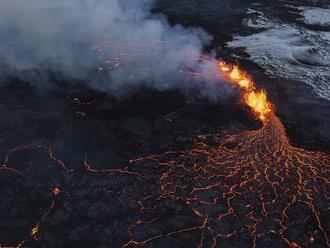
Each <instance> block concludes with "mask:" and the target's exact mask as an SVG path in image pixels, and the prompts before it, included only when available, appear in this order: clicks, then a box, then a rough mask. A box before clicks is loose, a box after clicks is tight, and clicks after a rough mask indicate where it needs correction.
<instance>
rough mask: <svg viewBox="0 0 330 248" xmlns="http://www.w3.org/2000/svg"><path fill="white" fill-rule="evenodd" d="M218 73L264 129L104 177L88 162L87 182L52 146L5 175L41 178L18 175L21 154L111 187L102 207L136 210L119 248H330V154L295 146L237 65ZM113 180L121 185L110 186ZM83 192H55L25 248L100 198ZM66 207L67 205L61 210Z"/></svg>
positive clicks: (197, 142) (6, 167)
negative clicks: (62, 215)
mask: <svg viewBox="0 0 330 248" xmlns="http://www.w3.org/2000/svg"><path fill="white" fill-rule="evenodd" d="M219 74H221V75H220V76H221V77H222V76H225V77H226V78H227V79H228V81H229V82H230V83H233V84H235V85H237V86H238V87H239V88H240V89H241V90H242V92H243V93H242V98H243V99H242V100H243V102H244V103H245V104H246V105H247V106H249V107H250V108H251V110H252V112H253V113H254V114H255V115H256V116H257V117H258V118H259V119H260V120H262V123H263V127H262V128H260V129H258V130H252V131H251V130H249V131H246V130H233V131H230V132H224V133H219V134H217V135H215V134H210V135H207V134H205V135H199V136H197V137H194V145H193V148H191V149H187V150H182V151H167V152H165V153H162V154H156V155H148V156H141V157H138V158H136V159H131V160H129V161H128V162H127V165H125V166H120V167H119V168H113V167H111V168H109V169H107V168H104V167H102V169H98V167H97V166H94V165H92V163H91V162H90V161H88V160H87V155H85V156H82V157H83V158H84V159H82V160H83V161H82V165H81V167H82V168H83V169H84V173H82V172H81V173H78V172H76V171H75V170H71V169H70V168H69V167H68V166H67V165H66V164H65V163H64V162H63V161H62V160H61V159H59V158H57V157H56V156H55V155H54V153H53V151H52V150H51V149H50V148H48V147H46V146H43V145H39V146H35V147H31V146H19V147H17V148H13V149H12V150H11V151H9V152H8V154H7V155H6V157H5V158H4V162H3V165H2V167H1V169H0V172H9V173H13V175H16V176H17V177H20V178H21V180H29V179H30V178H31V177H32V176H31V175H29V173H32V174H33V173H34V172H35V171H34V170H27V171H22V170H20V169H19V168H16V167H15V166H12V164H11V158H12V157H13V156H14V155H15V154H16V153H18V152H21V151H22V150H33V151H34V150H41V151H42V152H44V153H45V154H46V155H47V157H48V159H49V160H50V161H51V162H53V163H54V166H55V168H56V169H57V170H58V171H59V172H60V174H61V175H62V174H63V175H70V176H71V177H73V178H75V180H77V181H78V182H80V181H81V182H86V180H85V181H84V180H83V178H86V177H88V179H89V180H90V179H92V178H93V177H96V176H97V180H103V181H104V182H105V183H106V182H108V184H106V185H105V186H104V185H99V184H98V183H95V181H94V183H93V184H92V185H93V187H94V188H93V190H95V191H96V192H98V194H97V195H98V197H99V199H100V200H104V199H107V200H109V202H111V201H112V202H116V201H117V198H118V199H119V198H120V199H123V198H124V199H125V200H126V201H129V202H130V204H131V205H134V206H136V208H135V209H134V211H131V212H134V213H135V215H134V216H133V217H130V218H131V219H132V221H131V223H130V224H128V225H127V226H126V238H125V240H124V241H123V242H121V243H118V244H116V247H158V246H161V247H168V245H167V244H168V243H166V242H169V240H170V241H172V242H173V243H174V244H176V245H177V244H181V245H182V246H186V247H199V248H202V247H291V248H297V247H329V246H330V237H329V233H328V229H327V227H328V224H327V220H326V217H325V216H326V215H328V213H329V209H328V202H329V189H330V187H329V186H330V181H329V173H330V155H329V154H327V153H322V152H311V151H307V150H305V149H302V148H296V147H293V146H292V145H291V144H290V141H289V139H288V137H287V135H286V132H285V128H284V126H283V124H282V123H281V121H280V119H279V118H278V117H277V116H276V114H275V111H274V108H273V104H272V103H271V102H270V101H269V100H268V99H267V94H266V92H265V91H264V90H258V89H257V88H256V86H255V84H254V82H253V80H252V77H250V76H249V75H248V74H247V73H246V72H244V71H243V70H241V69H240V68H239V67H238V66H236V65H230V64H228V63H225V62H224V61H220V62H219ZM210 144H213V145H210ZM35 170H36V169H35ZM119 179H120V180H119ZM116 180H118V184H119V185H116V184H113V183H111V182H112V181H116ZM77 185H78V186H77ZM79 185H81V184H79V183H77V184H73V185H70V192H67V191H62V188H64V189H65V185H60V183H59V185H56V186H53V187H52V188H51V192H50V193H51V197H50V200H49V203H48V205H47V207H46V209H44V211H43V213H42V214H41V215H40V216H41V217H40V218H39V219H38V220H36V222H35V223H36V225H35V226H34V227H32V229H31V232H30V236H31V237H32V240H24V241H22V242H20V243H19V245H18V246H19V247H24V244H25V243H27V242H28V241H29V242H42V238H41V237H42V235H40V234H41V233H42V232H43V230H44V228H42V227H43V224H44V222H45V221H46V220H47V218H48V217H50V216H51V215H52V214H53V213H56V211H59V210H60V209H61V208H64V207H65V206H69V208H72V207H71V206H70V204H73V202H79V201H82V202H84V205H85V204H86V202H87V203H90V202H93V201H95V198H93V197H97V196H94V195H92V196H88V197H89V198H88V197H87V196H86V197H85V198H84V197H83V196H81V194H82V193H81V192H80V191H79V190H80V188H79V187H80V186H79ZM67 187H68V186H67ZM149 187H150V188H149ZM82 192H85V191H82ZM100 192H107V193H106V194H105V193H104V195H102V194H101V193H100ZM61 193H65V195H66V196H67V197H61ZM86 194H87V193H86ZM108 194H110V196H108ZM71 195H74V196H77V195H78V196H79V197H71ZM87 195H88V194H87ZM114 196H116V197H114ZM60 199H61V201H65V202H66V204H63V206H62V205H61V204H58V201H60ZM173 216H174V217H173ZM72 218H74V217H72ZM174 220H175V221H174ZM188 220H189V221H188ZM46 228H47V227H45V229H46ZM62 228H66V227H65V226H62ZM68 228H69V227H68ZM145 230H147V231H145ZM151 230H152V231H151ZM297 233H298V235H297ZM187 237H188V238H187ZM174 241H176V242H174ZM109 242H110V241H109ZM162 242H164V243H162ZM186 242H191V243H186ZM173 243H171V242H170V243H169V244H173ZM18 246H17V247H18ZM95 246H97V245H95Z"/></svg>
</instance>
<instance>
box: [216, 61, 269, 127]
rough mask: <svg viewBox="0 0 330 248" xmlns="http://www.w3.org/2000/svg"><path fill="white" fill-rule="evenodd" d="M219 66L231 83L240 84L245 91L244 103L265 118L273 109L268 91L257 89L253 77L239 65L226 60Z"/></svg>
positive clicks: (262, 118) (261, 118) (261, 117)
mask: <svg viewBox="0 0 330 248" xmlns="http://www.w3.org/2000/svg"><path fill="white" fill-rule="evenodd" d="M219 68H220V71H221V72H222V73H223V74H224V76H225V77H226V78H227V79H228V80H229V81H230V82H231V83H233V84H236V85H238V86H239V87H240V88H241V89H242V90H243V91H244V95H243V99H244V103H245V104H247V105H248V106H249V107H250V108H251V109H252V111H253V113H255V114H256V115H257V116H258V117H259V118H260V120H262V121H263V120H265V119H266V117H267V115H268V114H269V113H270V112H271V111H272V104H271V103H270V102H269V101H268V100H267V94H266V92H265V91H263V90H261V91H257V90H256V89H255V86H254V82H253V81H252V79H251V77H250V76H248V75H247V73H246V72H244V71H242V70H241V69H240V68H239V67H238V66H237V65H229V64H227V63H225V62H224V61H220V62H219ZM220 76H222V75H220Z"/></svg>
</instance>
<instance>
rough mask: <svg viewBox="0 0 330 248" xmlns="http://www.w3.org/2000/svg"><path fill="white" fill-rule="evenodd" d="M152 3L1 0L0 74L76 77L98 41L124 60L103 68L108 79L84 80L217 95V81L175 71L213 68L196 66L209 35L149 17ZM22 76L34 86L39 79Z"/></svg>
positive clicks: (115, 87) (93, 63)
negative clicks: (112, 67)
mask: <svg viewBox="0 0 330 248" xmlns="http://www.w3.org/2000/svg"><path fill="white" fill-rule="evenodd" d="M153 2H154V1H153V0H70V1H68V0H56V1H51V0H29V1H19V0H2V1H1V3H0V37H1V42H0V61H1V62H0V65H1V66H0V67H1V70H2V72H1V73H2V74H3V73H5V72H7V71H11V72H15V73H16V74H21V73H22V72H27V71H34V70H39V71H40V69H41V68H42V69H43V71H53V72H57V73H61V74H63V75H66V76H70V77H73V78H74V77H84V76H85V75H86V74H87V73H88V72H89V71H90V70H95V68H96V67H97V63H99V61H98V59H99V58H97V56H95V54H93V52H92V51H93V50H92V49H91V47H93V46H96V45H97V44H102V43H104V44H109V46H108V45H107V46H106V47H104V48H102V53H103V55H104V57H108V58H112V57H118V56H122V57H123V58H124V59H123V60H124V62H121V63H122V64H121V66H120V69H118V70H113V71H112V72H110V73H109V75H108V78H109V80H94V81H93V82H91V85H92V86H93V87H97V88H99V89H102V90H109V91H112V92H121V91H123V90H125V89H127V88H128V87H129V86H132V85H133V86H134V84H138V85H140V84H146V85H148V86H151V87H156V88H158V89H167V88H173V87H178V88H184V89H185V90H189V89H191V88H193V87H195V86H196V85H199V86H198V87H199V88H200V92H201V94H202V95H204V96H208V97H211V98H218V97H219V94H218V93H216V92H218V90H215V89H214V88H217V87H218V86H217V84H215V83H214V82H212V80H208V81H207V82H203V84H200V82H198V83H196V82H195V83H194V82H193V81H191V80H187V76H184V75H183V74H182V73H180V71H181V70H182V69H187V68H188V69H193V70H198V71H202V72H206V71H208V73H209V72H210V71H213V70H215V68H214V64H213V63H211V62H209V63H207V62H205V63H202V64H201V63H198V59H199V57H200V55H201V51H202V48H203V45H204V44H206V43H207V42H209V41H210V40H211V37H210V36H209V35H208V34H206V33H205V32H204V31H202V30H201V29H186V28H183V27H182V26H179V25H177V26H174V27H171V26H170V25H169V24H168V22H167V20H166V18H165V17H163V16H161V15H152V14H151V12H150V9H151V7H152V4H153ZM123 53H124V54H123ZM209 74H210V73H209ZM211 74H212V73H211ZM25 75H26V74H25ZM28 75H29V76H28V77H31V79H30V80H31V81H36V83H38V84H42V83H44V81H46V80H45V79H43V80H40V78H39V77H38V78H33V76H32V75H31V74H28ZM40 81H43V82H40ZM195 81H196V80H195ZM201 85H202V86H201Z"/></svg>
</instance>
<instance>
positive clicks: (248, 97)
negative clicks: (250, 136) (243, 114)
mask: <svg viewBox="0 0 330 248" xmlns="http://www.w3.org/2000/svg"><path fill="white" fill-rule="evenodd" d="M244 100H245V103H246V104H247V105H248V106H249V107H250V108H251V109H252V110H253V111H254V112H255V113H256V114H257V115H258V116H259V117H260V119H261V120H264V119H265V116H266V115H267V114H268V113H270V112H271V111H272V109H271V105H270V103H269V102H268V101H267V95H266V93H265V92H264V91H259V92H255V91H249V92H247V93H245V95H244Z"/></svg>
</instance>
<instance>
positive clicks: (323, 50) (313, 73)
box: [228, 8, 330, 100]
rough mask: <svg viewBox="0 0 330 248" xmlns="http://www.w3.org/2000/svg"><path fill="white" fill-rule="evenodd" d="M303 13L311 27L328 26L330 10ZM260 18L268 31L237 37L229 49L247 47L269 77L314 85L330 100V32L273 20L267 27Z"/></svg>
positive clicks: (314, 10) (321, 94)
mask: <svg viewBox="0 0 330 248" xmlns="http://www.w3.org/2000/svg"><path fill="white" fill-rule="evenodd" d="M300 10H301V15H302V16H303V20H304V21H305V22H306V23H308V24H319V25H321V24H322V25H326V24H327V23H329V21H330V20H329V19H330V10H329V9H318V8H300ZM249 11H250V13H251V10H249ZM327 13H329V14H327ZM260 16H261V17H260V18H254V21H258V20H262V21H261V23H260V24H261V25H260V26H262V27H265V26H267V27H268V28H266V30H263V31H261V32H259V33H256V34H253V35H249V36H236V37H234V40H233V41H232V42H229V43H228V46H231V47H245V48H246V51H247V53H248V54H250V56H251V57H250V59H251V60H253V61H255V62H256V63H258V64H259V65H260V66H261V67H263V68H264V69H265V70H266V73H267V74H268V75H270V76H273V77H276V78H279V77H282V78H287V79H293V80H298V81H301V82H305V83H307V84H309V85H311V86H313V89H314V91H315V92H316V93H317V94H318V95H319V96H321V97H323V98H326V99H328V100H330V32H325V31H324V32H323V31H322V32H321V31H314V30H310V29H307V28H304V27H302V26H301V25H299V24H298V23H296V24H288V23H280V22H278V21H271V20H268V23H267V25H265V17H264V15H263V14H262V15H261V14H260ZM246 24H247V25H249V22H246ZM256 25H257V24H256Z"/></svg>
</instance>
